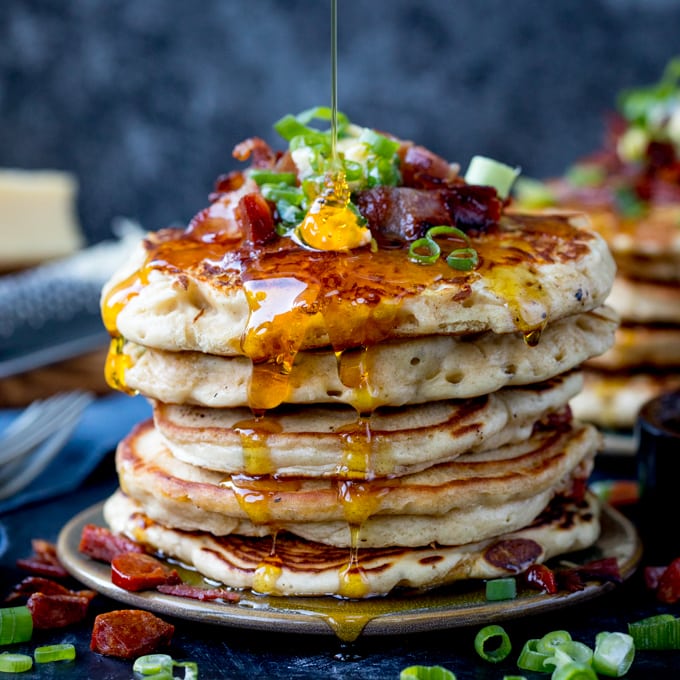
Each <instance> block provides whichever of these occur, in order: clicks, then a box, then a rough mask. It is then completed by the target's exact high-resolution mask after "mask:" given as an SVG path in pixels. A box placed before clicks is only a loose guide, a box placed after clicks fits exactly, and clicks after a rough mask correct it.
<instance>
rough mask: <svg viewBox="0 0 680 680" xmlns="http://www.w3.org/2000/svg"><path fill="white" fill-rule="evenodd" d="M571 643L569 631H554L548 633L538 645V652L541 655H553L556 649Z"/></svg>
mask: <svg viewBox="0 0 680 680" xmlns="http://www.w3.org/2000/svg"><path fill="white" fill-rule="evenodd" d="M569 641H571V634H570V633H569V631H567V630H552V631H550V632H549V633H546V634H545V635H544V636H543V637H542V638H540V640H539V641H538V642H537V643H536V651H537V652H541V654H552V653H553V652H554V651H555V648H556V647H559V646H560V645H562V644H564V643H565V642H569Z"/></svg>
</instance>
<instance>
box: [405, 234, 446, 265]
mask: <svg viewBox="0 0 680 680" xmlns="http://www.w3.org/2000/svg"><path fill="white" fill-rule="evenodd" d="M422 249H427V250H428V251H429V252H428V253H427V254H424V253H419V252H418V251H419V250H422ZM440 253H441V248H440V247H439V244H438V243H436V242H435V241H433V240H432V239H431V238H427V237H425V238H419V239H418V240H417V241H414V242H413V243H412V244H411V245H410V246H409V249H408V258H409V260H411V262H415V263H416V264H434V263H435V262H436V261H437V260H438V259H439V254H440Z"/></svg>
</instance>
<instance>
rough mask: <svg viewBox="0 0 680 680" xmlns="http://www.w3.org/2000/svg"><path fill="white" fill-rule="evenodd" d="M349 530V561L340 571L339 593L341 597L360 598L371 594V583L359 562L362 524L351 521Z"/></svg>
mask: <svg viewBox="0 0 680 680" xmlns="http://www.w3.org/2000/svg"><path fill="white" fill-rule="evenodd" d="M349 531H350V539H351V541H350V542H351V546H350V551H349V562H348V564H347V566H345V567H343V568H342V569H340V571H339V572H338V585H339V588H338V594H339V595H340V596H341V597H347V598H350V599H358V598H362V597H366V596H367V595H368V594H369V584H368V579H367V578H366V574H365V573H364V570H363V569H362V568H361V564H360V562H359V547H358V546H359V532H360V526H359V525H358V524H354V523H352V522H350V523H349Z"/></svg>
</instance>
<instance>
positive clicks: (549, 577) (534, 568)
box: [524, 564, 557, 595]
mask: <svg viewBox="0 0 680 680" xmlns="http://www.w3.org/2000/svg"><path fill="white" fill-rule="evenodd" d="M524 580H525V581H526V583H527V585H528V586H530V587H531V588H535V589H536V590H542V591H544V592H546V593H550V594H551V595H554V594H555V593H556V592H557V577H556V576H555V572H554V571H553V570H552V569H551V568H550V567H546V566H545V564H532V565H531V566H530V567H529V568H528V569H527V570H526V572H524Z"/></svg>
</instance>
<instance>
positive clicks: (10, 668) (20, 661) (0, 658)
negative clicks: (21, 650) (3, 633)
mask: <svg viewBox="0 0 680 680" xmlns="http://www.w3.org/2000/svg"><path fill="white" fill-rule="evenodd" d="M31 668H33V659H32V658H31V657H30V656H28V655H27V654H10V653H9V652H3V653H2V654H0V673H23V672H24V671H28V670H30V669H31Z"/></svg>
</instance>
